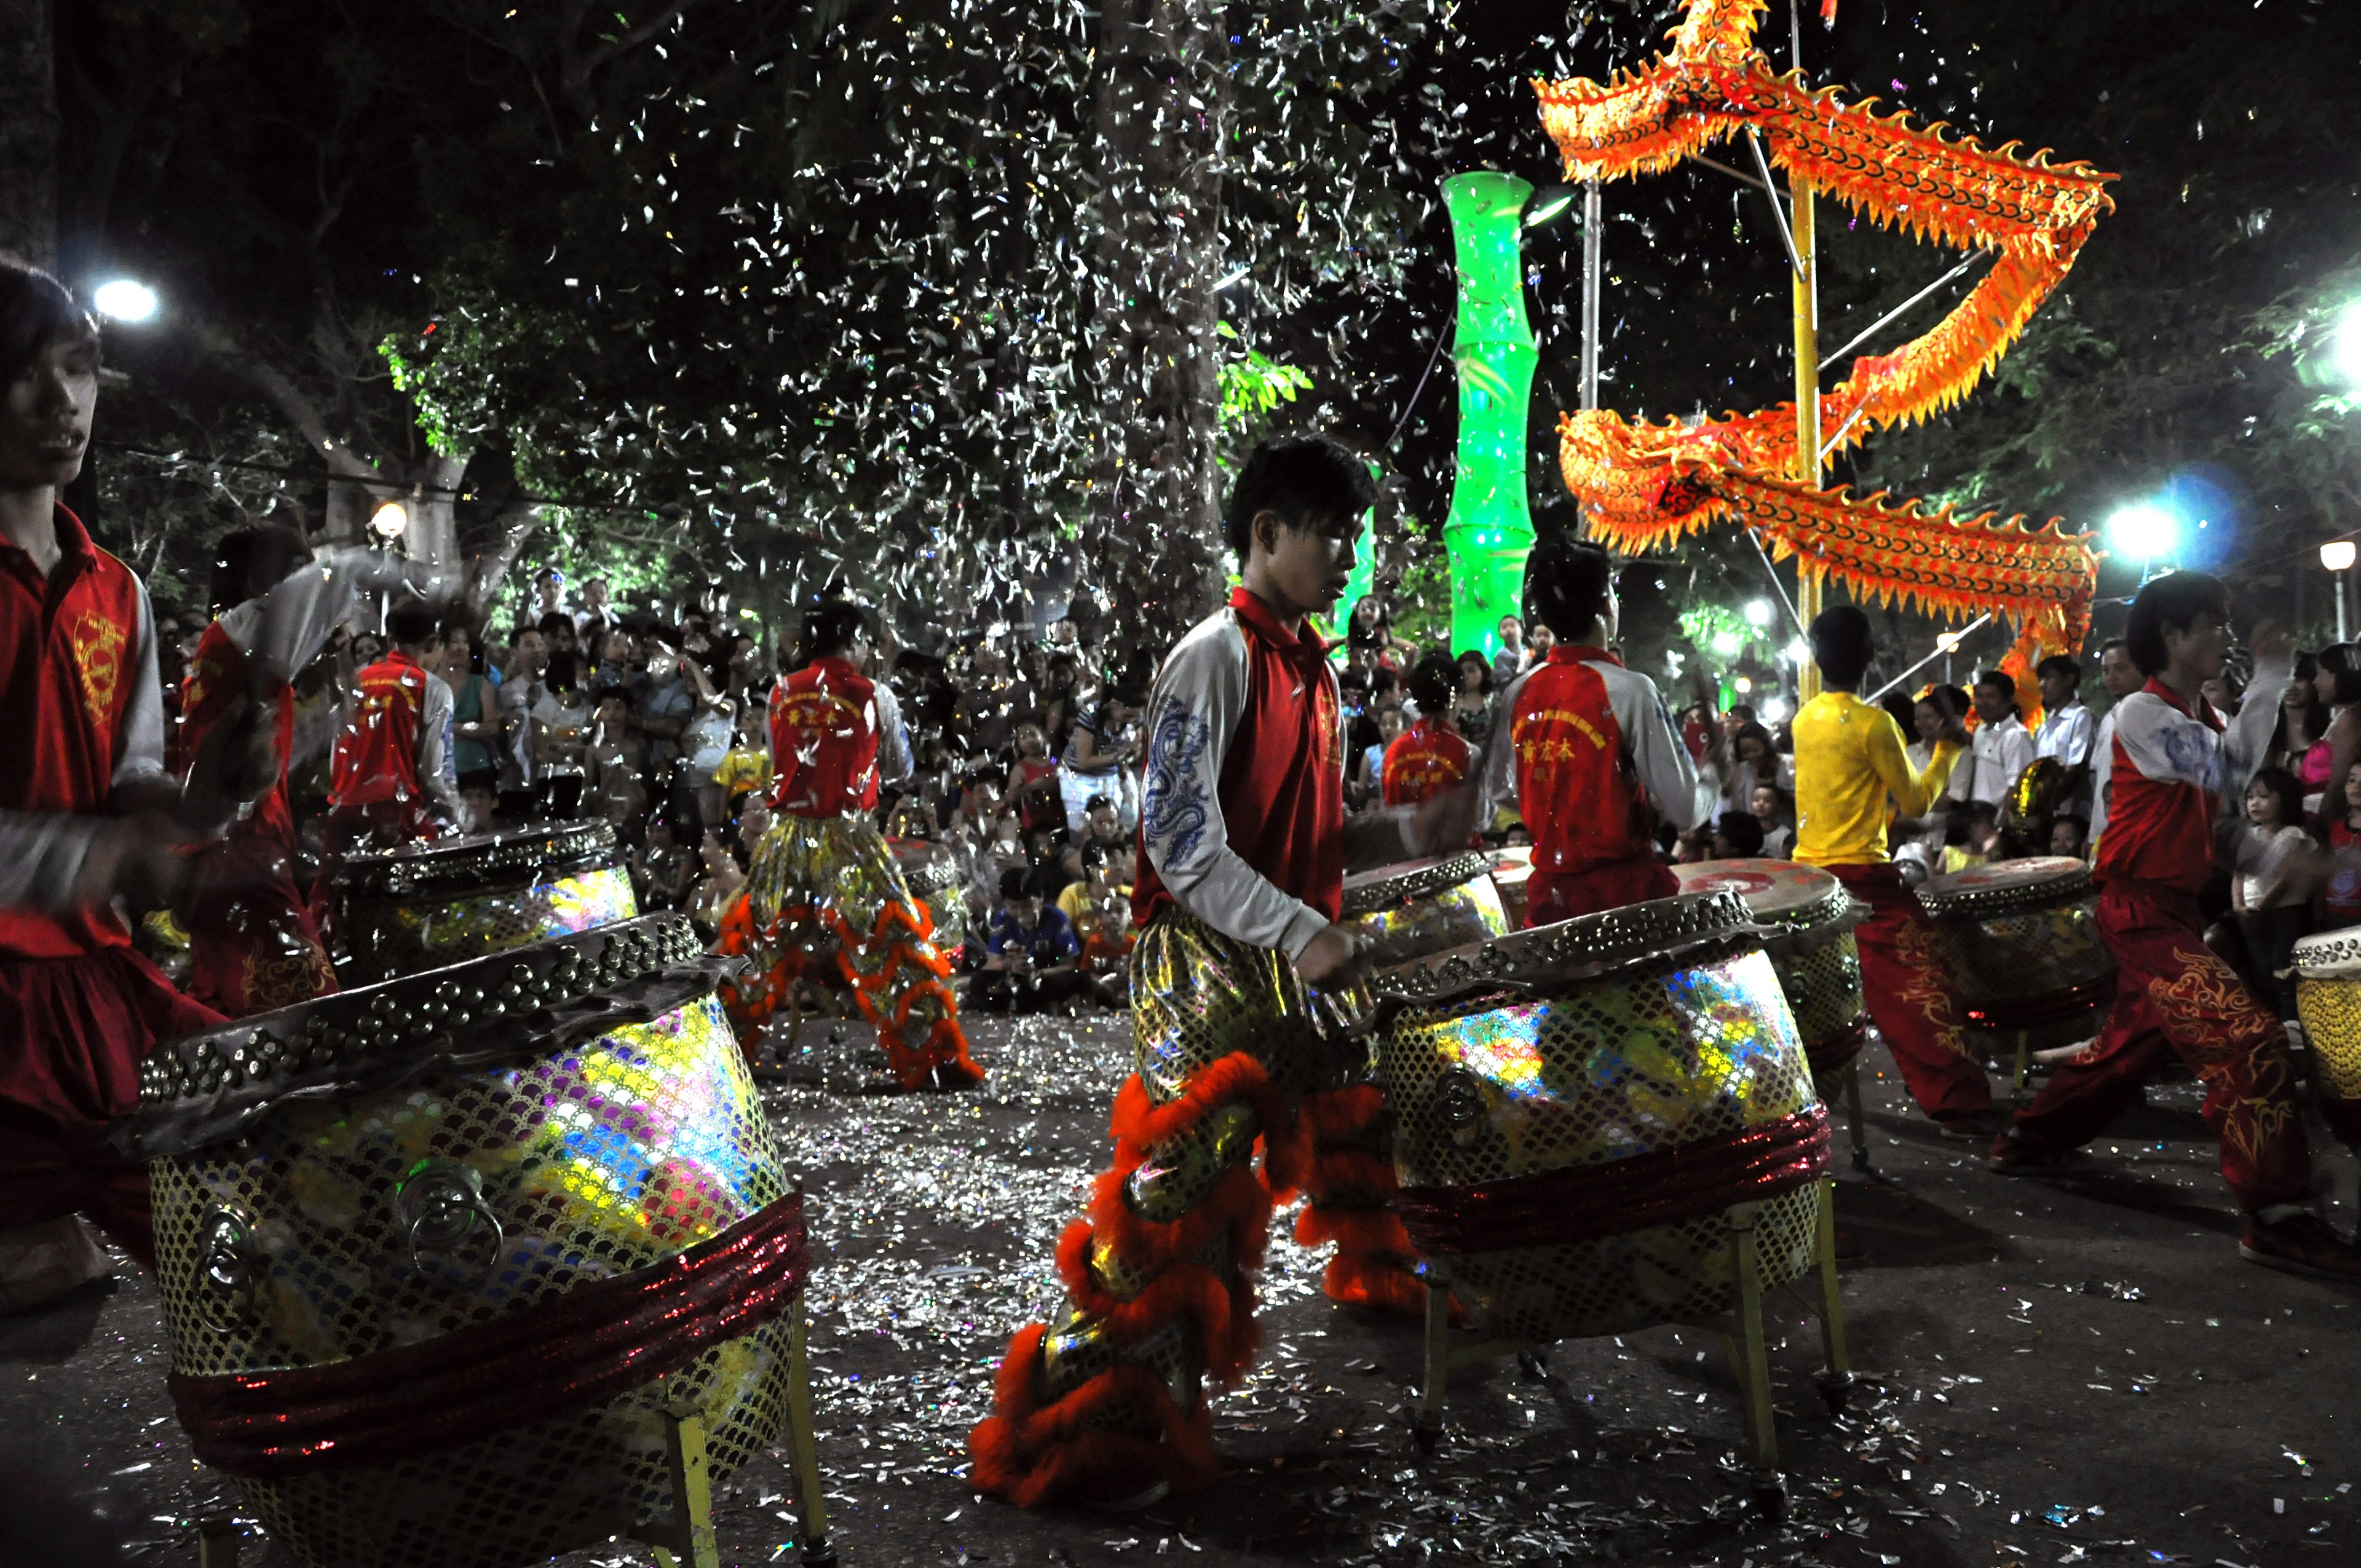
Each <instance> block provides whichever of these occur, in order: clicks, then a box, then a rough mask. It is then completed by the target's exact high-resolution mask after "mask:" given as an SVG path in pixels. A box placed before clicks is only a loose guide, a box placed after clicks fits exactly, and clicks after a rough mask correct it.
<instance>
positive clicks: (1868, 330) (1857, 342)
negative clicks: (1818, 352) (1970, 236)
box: [1820, 250, 1984, 370]
mask: <svg viewBox="0 0 2361 1568" xmlns="http://www.w3.org/2000/svg"><path fill="white" fill-rule="evenodd" d="M1983 258H1984V253H1983V252H1982V251H1981V250H1980V251H1977V252H1976V253H1975V254H1974V255H1972V256H1971V257H1969V258H1967V259H1966V260H1965V261H1962V262H1960V264H1959V265H1958V266H1957V267H1954V268H1952V269H1950V270H1949V272H1946V273H1944V274H1943V275H1942V276H1941V277H1940V278H1938V279H1936V280H1934V281H1933V282H1932V283H1929V284H1927V286H1926V287H1925V288H1923V289H1921V290H1919V291H1917V292H1916V293H1915V294H1913V295H1911V296H1910V297H1909V298H1908V299H1906V300H1905V301H1903V302H1901V303H1900V304H1898V305H1896V306H1894V308H1893V309H1892V310H1890V311H1888V312H1886V313H1884V314H1883V315H1882V316H1880V317H1878V318H1877V319H1876V320H1875V321H1873V322H1872V323H1869V324H1868V325H1867V326H1865V327H1863V328H1861V331H1860V332H1858V333H1856V334H1853V338H1852V341H1851V342H1850V343H1848V344H1846V345H1844V346H1843V347H1842V348H1839V349H1838V350H1836V351H1835V352H1834V353H1832V354H1829V355H1828V356H1825V357H1823V358H1822V359H1821V360H1820V368H1821V369H1823V370H1825V369H1827V368H1828V367H1829V366H1830V365H1832V364H1834V363H1836V361H1838V360H1839V359H1842V358H1843V357H1844V356H1846V355H1848V354H1850V353H1851V352H1852V351H1853V350H1854V349H1856V348H1858V347H1860V346H1861V345H1862V344H1863V343H1866V342H1867V341H1868V340H1869V339H1870V338H1871V337H1872V336H1873V335H1875V334H1877V333H1878V332H1880V331H1882V330H1883V328H1884V326H1885V324H1886V323H1888V322H1891V321H1893V320H1894V318H1895V317H1897V316H1899V315H1901V314H1902V313H1904V312H1905V311H1907V310H1909V309H1910V307H1911V306H1913V305H1915V304H1916V303H1917V302H1919V301H1921V300H1923V299H1925V298H1926V297H1927V295H1929V294H1931V293H1933V292H1934V291H1936V290H1938V289H1939V288H1941V287H1942V286H1943V285H1944V284H1946V283H1948V282H1949V281H1950V280H1952V279H1954V278H1957V277H1958V276H1959V275H1960V273H1962V272H1965V271H1966V270H1967V269H1969V268H1971V267H1973V266H1974V265H1975V264H1976V263H1977V262H1979V261H1982V259H1983Z"/></svg>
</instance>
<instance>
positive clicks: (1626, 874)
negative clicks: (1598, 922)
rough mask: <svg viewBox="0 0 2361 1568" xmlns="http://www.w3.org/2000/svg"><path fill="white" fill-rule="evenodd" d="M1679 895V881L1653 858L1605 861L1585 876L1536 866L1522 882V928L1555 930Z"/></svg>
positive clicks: (1661, 863) (1651, 856)
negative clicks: (1561, 925)
mask: <svg viewBox="0 0 2361 1568" xmlns="http://www.w3.org/2000/svg"><path fill="white" fill-rule="evenodd" d="M1680 891H1681V879H1680V878H1678V877H1676V876H1675V875H1674V874H1673V868H1672V867H1670V866H1668V865H1666V864H1664V861H1660V860H1658V859H1656V858H1655V856H1654V855H1653V854H1650V855H1643V856H1642V857H1640V858H1639V859H1637V860H1630V861H1608V862H1607V863H1606V864H1605V865H1603V866H1593V867H1591V868H1590V869H1589V870H1588V871H1587V872H1545V871H1543V870H1541V869H1540V868H1538V867H1536V868H1534V871H1533V874H1532V877H1531V878H1529V879H1528V880H1527V881H1526V883H1525V924H1526V925H1527V926H1528V927H1532V926H1554V925H1556V924H1557V923H1558V922H1559V921H1561V920H1574V919H1578V918H1579V917H1581V916H1585V915H1597V914H1599V913H1601V912H1603V911H1606V910H1609V909H1620V908H1622V907H1623V906H1624V905H1627V904H1644V903H1646V902H1647V901H1648V900H1650V899H1652V898H1672V897H1675V896H1676V895H1678V894H1679V893H1680Z"/></svg>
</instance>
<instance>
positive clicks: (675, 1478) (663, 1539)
mask: <svg viewBox="0 0 2361 1568" xmlns="http://www.w3.org/2000/svg"><path fill="white" fill-rule="evenodd" d="M664 1460H665V1464H666V1465H667V1467H668V1468H669V1469H670V1470H671V1472H672V1523H671V1524H669V1525H654V1524H643V1525H642V1526H640V1528H639V1530H638V1531H637V1534H638V1535H639V1536H640V1538H641V1539H642V1541H646V1542H647V1543H648V1544H649V1545H650V1546H653V1547H654V1548H655V1552H656V1568H721V1550H720V1548H719V1546H718V1545H716V1544H715V1542H714V1539H713V1472H712V1470H711V1469H710V1468H709V1467H708V1464H707V1463H706V1456H705V1417H704V1416H703V1415H702V1414H701V1413H700V1412H698V1411H697V1409H695V1408H694V1407H690V1406H686V1405H671V1404H667V1405H666V1406H665V1408H664Z"/></svg>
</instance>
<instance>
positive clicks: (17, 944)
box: [0, 259, 267, 1305]
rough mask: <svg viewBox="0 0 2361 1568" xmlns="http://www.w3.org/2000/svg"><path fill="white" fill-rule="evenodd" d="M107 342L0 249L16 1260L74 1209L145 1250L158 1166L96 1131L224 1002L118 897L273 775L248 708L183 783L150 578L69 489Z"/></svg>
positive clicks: (9, 1052)
mask: <svg viewBox="0 0 2361 1568" xmlns="http://www.w3.org/2000/svg"><path fill="white" fill-rule="evenodd" d="M98 347H99V345H98V334H97V329H96V328H95V327H94V326H93V324H92V323H91V321H90V318H89V317H88V316H86V315H84V314H83V313H82V311H81V310H80V309H79V308H77V307H76V306H75V304H74V303H73V301H72V298H71V296H70V295H69V294H68V293H67V292H66V291H65V290H64V288H63V287H62V286H60V284H59V283H58V281H57V280H55V279H53V278H51V277H49V275H48V274H47V273H44V272H40V271H37V270H35V269H32V268H29V267H27V266H25V265H24V264H23V263H21V262H16V261H9V260H5V259H0V656H5V660H6V665H5V668H6V671H7V674H6V678H5V680H0V734H5V736H6V737H7V744H6V746H5V749H0V1042H5V1046H0V1252H5V1253H6V1254H8V1257H7V1259H6V1261H9V1262H12V1263H13V1262H15V1261H16V1259H17V1258H18V1257H20V1256H22V1255H24V1249H25V1248H26V1247H27V1245H32V1244H33V1243H34V1242H35V1241H36V1239H37V1236H38V1231H39V1230H40V1229H41V1228H44V1227H49V1226H52V1225H53V1224H54V1223H57V1222H60V1221H64V1222H67V1223H71V1216H72V1215H73V1214H74V1213H75V1212H76V1211H80V1212H83V1213H86V1214H88V1215H90V1216H91V1217H92V1218H93V1220H95V1221H97V1222H98V1223H99V1224H100V1225H101V1227H102V1228H104V1230H105V1231H106V1232H107V1233H108V1234H110V1235H112V1236H113V1237H114V1238H115V1241H117V1242H118V1243H120V1244H121V1245H123V1246H124V1248H125V1249H126V1251H128V1252H130V1253H131V1254H132V1255H134V1256H136V1257H137V1258H139V1259H140V1260H141V1261H142V1262H148V1261H150V1260H151V1259H152V1255H153V1246H154V1237H153V1233H152V1228H151V1223H150V1217H149V1209H148V1174H147V1171H146V1169H145V1168H143V1167H141V1166H137V1165H133V1164H128V1163H126V1162H125V1161H124V1160H123V1159H122V1158H121V1157H118V1156H116V1155H115V1154H114V1153H113V1152H112V1151H111V1150H110V1149H108V1148H107V1147H106V1146H104V1144H103V1143H102V1142H101V1141H100V1140H101V1136H102V1135H103V1133H104V1128H105V1126H106V1124H107V1123H108V1122H109V1121H110V1120H112V1119H113V1118H114V1117H116V1116H119V1115H121V1114H122V1113H125V1112H126V1111H128V1110H130V1109H131V1107H132V1105H133V1104H134V1103H135V1102H137V1098H138V1074H137V1064H138V1061H139V1058H141V1057H142V1056H144V1055H146V1054H147V1052H148V1047H151V1046H153V1045H154V1044H155V1043H156V1042H157V1041H158V1040H159V1039H168V1038H170V1037H172V1036H176V1035H181V1034H187V1033H191V1032H193V1031H195V1030H198V1029H203V1028H207V1027H210V1026H211V1025H214V1024H218V1023H220V1022H221V1021H222V1019H221V1017H220V1015H219V1014H215V1013H214V1012H212V1011H211V1010H209V1009H207V1008H204V1007H202V1006H199V1005H198V1004H196V1003H192V1002H191V1001H189V1000H188V999H187V998H185V997H183V996H181V994H180V993H179V992H176V991H174V990H173V989H172V988H171V986H170V984H169V983H168V982H167V981H165V979H164V977H163V976H162V975H161V974H159V973H158V972H157V970H156V969H155V967H154V966H153V965H151V964H149V963H148V961H147V960H146V959H142V958H141V957H139V956H138V954H137V953H136V952H134V951H133V950H132V948H131V945H130V944H131V936H130V933H129V931H128V930H126V928H125V927H124V925H123V922H122V921H120V920H119V919H117V918H116V917H115V914H114V912H113V910H112V908H111V907H110V905H109V901H110V900H111V899H112V898H113V897H114V896H115V895H116V894H124V895H126V896H129V897H131V898H132V899H133V901H134V902H135V903H139V902H146V903H150V904H153V903H159V902H161V901H162V898H163V896H164V895H166V894H169V893H170V892H171V891H173V889H174V887H175V886H176V885H177V883H178V882H179V880H180V874H181V868H182V866H183V864H184V862H183V861H181V857H180V856H179V855H178V854H177V853H176V852H175V851H176V850H177V849H178V848H179V847H180V846H181V845H183V844H185V843H188V842H192V841H194V840H196V839H201V838H203V837H205V836H207V835H209V834H210V833H213V832H217V831H218V830H219V829H220V828H221V827H222V826H223V825H225V823H226V822H227V821H228V819H229V817H230V815H231V814H232V812H233V811H234V810H235V809H236V805H235V803H236V801H237V800H238V799H241V798H247V797H250V796H251V795H256V794H259V793H260V791H261V789H262V788H263V787H264V785H265V784H266V783H267V767H265V766H263V765H261V764H260V762H258V761H257V759H256V757H255V756H254V755H253V752H254V750H255V749H254V748H253V747H252V746H251V745H250V744H249V742H251V741H252V740H253V739H254V733H255V726H254V725H253V724H252V723H251V722H250V721H244V722H242V723H240V724H226V725H225V726H223V727H222V728H221V729H220V730H219V732H218V734H217V736H216V738H215V740H214V743H213V744H212V745H211V746H210V747H208V748H207V749H206V750H205V751H203V753H201V755H200V759H199V765H198V767H197V769H196V776H195V781H194V784H193V786H192V789H191V790H190V791H189V792H187V793H186V794H184V793H183V792H182V791H181V788H180V787H179V786H177V785H176V784H174V783H173V782H172V781H171V780H170V778H169V777H168V776H167V775H166V773H165V772H164V707H163V687H162V685H161V683H160V682H159V680H158V677H157V664H156V620H155V614H154V611H153V609H151V608H150V606H149V604H148V590H147V588H146V587H145V586H144V585H142V584H141V582H140V581H139V578H138V577H137V576H136V575H135V574H134V573H133V572H132V571H131V569H130V568H129V567H128V566H126V565H124V564H123V563H122V562H120V561H118V560H116V559H115V557H114V556H112V555H110V554H107V553H106V552H105V551H104V550H101V549H100V548H98V547H97V546H96V545H95V544H93V543H91V539H90V535H89V533H88V532H86V531H85V530H84V529H83V527H82V522H81V521H80V520H78V519H77V518H76V517H75V516H74V515H73V513H71V512H70V511H68V510H66V509H65V508H64V507H62V506H60V505H59V504H58V499H57V497H58V491H59V490H60V489H61V488H63V487H65V486H66V485H68V484H70V483H71V482H72V480H73V479H74V477H76V475H78V474H79V473H80V472H81V470H82V456H83V454H84V452H85V451H86V450H87V448H88V446H89V444H90V428H91V416H92V412H93V408H94V406H95V403H96V400H97V392H98ZM265 761H267V759H265ZM246 763H256V765H254V766H245V765H243V764H246ZM215 780H223V781H226V782H225V783H223V784H221V785H220V786H219V787H215V786H214V784H213V781H215ZM68 1283H71V1281H68ZM16 1304H18V1305H24V1304H27V1302H26V1300H25V1299H24V1298H23V1297H22V1296H20V1297H19V1298H18V1299H17V1302H16Z"/></svg>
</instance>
